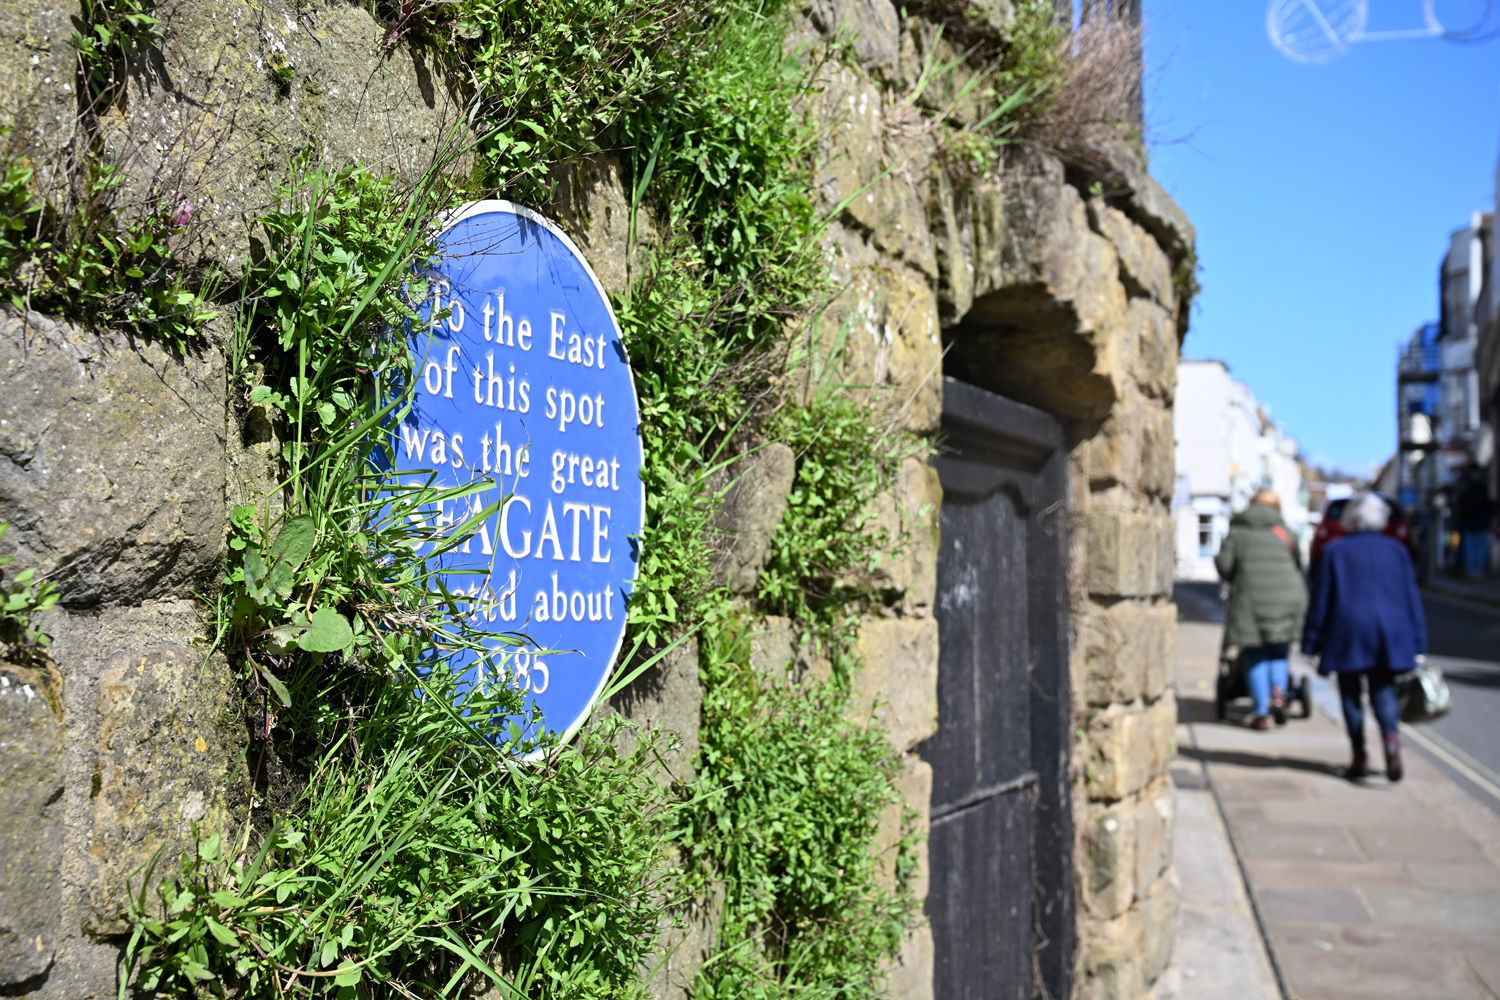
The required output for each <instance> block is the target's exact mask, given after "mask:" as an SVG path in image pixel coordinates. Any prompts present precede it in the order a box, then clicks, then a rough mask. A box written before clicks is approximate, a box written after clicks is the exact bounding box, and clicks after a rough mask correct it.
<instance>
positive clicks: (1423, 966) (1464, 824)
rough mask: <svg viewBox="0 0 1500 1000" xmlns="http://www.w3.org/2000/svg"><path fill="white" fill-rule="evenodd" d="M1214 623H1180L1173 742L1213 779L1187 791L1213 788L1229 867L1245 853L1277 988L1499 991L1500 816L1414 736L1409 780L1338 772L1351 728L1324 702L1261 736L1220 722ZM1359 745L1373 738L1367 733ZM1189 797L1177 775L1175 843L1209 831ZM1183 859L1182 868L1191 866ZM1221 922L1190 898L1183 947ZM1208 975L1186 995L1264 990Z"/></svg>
mask: <svg viewBox="0 0 1500 1000" xmlns="http://www.w3.org/2000/svg"><path fill="white" fill-rule="evenodd" d="M1219 628H1220V626H1216V625H1206V624H1199V623H1191V622H1182V623H1179V641H1178V650H1179V653H1178V670H1177V690H1178V692H1179V702H1180V704H1181V706H1182V709H1181V715H1180V718H1181V719H1182V721H1183V724H1182V725H1181V726H1180V731H1179V738H1178V746H1179V752H1180V754H1181V756H1182V757H1185V758H1188V759H1189V760H1191V761H1193V762H1196V763H1198V764H1199V765H1200V766H1201V767H1202V769H1203V773H1204V781H1203V784H1205V785H1206V786H1207V787H1206V789H1205V790H1203V791H1194V792H1192V794H1197V795H1202V796H1205V797H1208V798H1211V797H1212V794H1213V792H1215V791H1216V792H1217V793H1218V801H1219V802H1220V803H1222V807H1223V814H1224V815H1225V816H1227V818H1228V825H1227V826H1226V827H1224V831H1225V833H1226V834H1227V836H1228V837H1229V843H1230V847H1231V850H1233V851H1234V852H1235V857H1234V860H1233V861H1232V862H1231V864H1233V866H1234V871H1235V873H1236V874H1238V872H1239V870H1240V865H1241V864H1242V865H1243V868H1244V871H1245V873H1246V878H1248V894H1247V896H1246V898H1247V899H1249V900H1250V901H1252V902H1253V903H1254V905H1255V906H1256V907H1257V908H1258V911H1259V917H1260V920H1261V921H1262V923H1261V924H1260V925H1257V924H1255V913H1254V912H1253V911H1252V913H1251V918H1250V919H1251V924H1252V927H1253V928H1255V930H1256V933H1257V935H1259V928H1260V927H1261V926H1263V927H1264V931H1265V935H1266V938H1268V939H1269V940H1268V941H1267V942H1266V944H1267V946H1268V950H1266V952H1265V954H1266V955H1267V958H1268V961H1269V962H1270V963H1273V964H1274V966H1275V967H1278V968H1279V969H1280V973H1281V978H1282V980H1283V981H1284V982H1285V985H1286V989H1287V994H1286V995H1287V996H1288V997H1290V998H1296V1000H1449V998H1455V1000H1458V998H1461V1000H1500V817H1497V816H1496V815H1495V813H1493V812H1491V811H1490V809H1489V808H1487V805H1486V804H1484V803H1481V802H1479V801H1477V800H1476V799H1475V798H1474V797H1473V796H1471V795H1470V794H1469V793H1468V792H1467V791H1465V790H1464V789H1462V788H1460V787H1459V786H1458V785H1456V784H1455V783H1454V782H1453V781H1451V780H1450V779H1449V778H1447V777H1446V776H1445V775H1444V774H1443V772H1441V771H1440V770H1439V769H1438V768H1437V767H1435V766H1434V765H1433V764H1432V763H1431V762H1429V761H1427V760H1426V759H1425V758H1423V757H1422V756H1421V752H1420V750H1419V749H1418V748H1417V747H1416V746H1414V745H1413V741H1411V740H1408V741H1406V743H1405V757H1406V763H1407V768H1406V770H1407V778H1406V780H1405V781H1403V782H1401V783H1399V784H1392V783H1390V782H1388V781H1387V780H1386V779H1385V777H1384V775H1383V773H1378V774H1376V775H1375V776H1373V777H1371V778H1369V779H1367V780H1365V781H1361V782H1351V781H1349V780H1347V779H1346V778H1344V777H1343V767H1344V765H1345V764H1347V762H1348V754H1349V748H1348V737H1347V735H1346V734H1345V732H1344V727H1343V723H1342V719H1340V718H1338V717H1337V716H1336V715H1330V711H1329V709H1328V708H1327V706H1324V707H1322V708H1320V709H1319V710H1318V711H1316V712H1315V713H1314V715H1313V717H1312V718H1310V719H1306V720H1302V719H1294V720H1292V721H1291V722H1290V723H1289V724H1288V725H1287V726H1286V727H1285V728H1279V729H1274V730H1272V731H1269V732H1259V731H1255V730H1250V729H1248V728H1246V727H1244V726H1243V725H1242V724H1234V723H1235V720H1236V719H1237V718H1243V716H1244V713H1243V712H1239V713H1234V712H1232V713H1231V718H1230V720H1228V723H1227V724H1226V723H1220V722H1219V721H1218V720H1217V719H1215V717H1214V713H1213V711H1212V705H1211V703H1209V702H1210V699H1211V697H1212V694H1211V693H1212V690H1213V687H1212V679H1213V677H1214V674H1215V672H1216V670H1217V650H1218V645H1219V639H1218V637H1219V634H1220V633H1219ZM1293 669H1294V671H1297V670H1299V669H1305V668H1303V667H1302V666H1301V665H1300V664H1297V663H1294V665H1293ZM1323 694H1324V696H1325V697H1324V699H1323V700H1324V701H1326V700H1327V698H1326V692H1324V693H1323ZM1334 711H1336V709H1335V710H1334ZM1371 722H1372V732H1373V720H1371ZM1367 744H1368V745H1369V746H1370V747H1372V748H1377V749H1378V747H1379V742H1378V740H1377V739H1375V738H1373V737H1368V738H1367ZM1180 762H1181V761H1180V759H1179V762H1178V763H1174V765H1173V766H1174V772H1173V773H1174V776H1175V775H1176V773H1177V771H1176V770H1175V769H1176V768H1177V767H1178V766H1179V764H1180ZM1186 794H1188V793H1187V792H1184V790H1183V789H1182V787H1181V786H1180V785H1179V788H1178V799H1179V806H1178V816H1179V819H1178V823H1179V829H1178V832H1177V834H1176V837H1177V839H1178V842H1179V843H1178V848H1177V854H1182V853H1183V850H1184V848H1182V846H1181V841H1182V840H1183V839H1185V838H1187V837H1188V836H1202V835H1203V834H1202V832H1201V831H1199V830H1196V829H1194V830H1192V831H1190V830H1189V829H1187V828H1185V827H1184V826H1183V825H1182V823H1183V821H1182V818H1181V817H1182V813H1183V808H1182V805H1181V802H1182V801H1183V799H1184V796H1185V795H1186ZM1201 860H1202V859H1200V861H1201ZM1178 864H1179V872H1181V871H1184V870H1188V869H1185V868H1184V867H1183V866H1182V863H1181V862H1178ZM1194 877H1195V878H1203V877H1204V876H1203V875H1201V874H1195V876H1194ZM1186 885H1187V881H1186V880H1185V881H1184V886H1185V888H1186ZM1241 891H1242V892H1243V891H1245V890H1244V888H1243V882H1242V888H1241ZM1185 898H1186V897H1185ZM1226 898H1227V897H1224V896H1218V897H1215V896H1212V895H1210V894H1207V893H1206V891H1205V894H1203V895H1201V896H1200V897H1199V899H1200V901H1201V905H1202V906H1203V908H1204V909H1205V911H1206V910H1208V909H1212V908H1213V907H1215V906H1216V907H1218V909H1217V910H1215V912H1216V913H1223V912H1225V911H1224V910H1223V906H1224V903H1225V900H1226ZM1210 904H1213V906H1210ZM1226 926H1227V927H1233V926H1235V925H1234V924H1233V923H1232V922H1230V923H1229V924H1228V925H1225V924H1223V923H1222V922H1220V923H1214V922H1213V921H1212V920H1210V919H1209V914H1208V913H1207V912H1204V913H1193V912H1191V911H1190V910H1189V909H1188V906H1187V905H1186V903H1185V904H1184V924H1183V932H1182V935H1181V936H1180V938H1179V950H1180V951H1181V952H1184V953H1187V952H1190V951H1191V950H1192V949H1193V948H1199V949H1201V948H1205V947H1207V946H1208V945H1209V943H1211V942H1220V941H1221V939H1222V938H1223V936H1224V934H1225V933H1227V931H1226V930H1225V927H1226ZM1241 951H1248V953H1252V954H1253V952H1254V949H1253V948H1251V949H1244V948H1242V949H1241ZM1177 968H1178V969H1179V976H1180V982H1181V985H1180V987H1179V988H1180V989H1182V990H1184V991H1186V990H1188V989H1190V988H1191V985H1190V984H1191V980H1190V979H1189V977H1186V976H1185V975H1181V971H1180V970H1181V969H1182V968H1185V966H1178V967H1177ZM1209 978H1210V980H1211V981H1210V982H1207V983H1205V984H1204V988H1203V990H1202V991H1201V992H1200V993H1198V994H1194V996H1201V997H1202V998H1203V1000H1213V998H1215V997H1217V996H1221V995H1223V996H1247V997H1248V996H1259V994H1257V993H1254V992H1253V991H1252V990H1251V989H1249V988H1247V989H1244V990H1241V991H1240V992H1238V993H1233V992H1230V993H1225V992H1214V991H1215V990H1220V988H1221V987H1222V986H1223V984H1224V982H1223V980H1222V979H1220V978H1219V977H1217V976H1213V977H1209ZM1171 995H1173V996H1175V995H1177V994H1171ZM1180 995H1181V996H1184V997H1186V996H1189V994H1188V993H1186V992H1183V993H1181V994H1180ZM1273 995H1274V994H1273Z"/></svg>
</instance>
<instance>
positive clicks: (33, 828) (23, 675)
mask: <svg viewBox="0 0 1500 1000" xmlns="http://www.w3.org/2000/svg"><path fill="white" fill-rule="evenodd" d="M61 688H62V680H61V676H60V675H58V674H57V672H56V671H55V670H52V669H51V668H50V667H40V668H33V667H21V666H16V665H13V664H8V663H0V992H4V993H6V994H7V995H8V994H9V990H7V989H6V988H7V987H14V986H16V985H17V984H19V983H23V982H25V981H26V980H28V979H31V978H33V977H36V976H39V975H41V974H42V973H44V972H46V971H47V969H48V968H49V967H50V966H51V965H52V958H53V955H54V953H55V951H56V948H57V943H58V941H57V938H58V929H59V928H58V923H59V920H60V919H61V916H62V891H63V890H62V882H61V876H62V853H63V811H62V802H61V799H62V795H63V785H64V778H65V776H66V775H65V763H64V757H63V752H64V746H63V724H62V722H63V720H62V703H61V700H60V697H61V694H62V691H61Z"/></svg>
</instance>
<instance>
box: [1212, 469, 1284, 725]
mask: <svg viewBox="0 0 1500 1000" xmlns="http://www.w3.org/2000/svg"><path fill="white" fill-rule="evenodd" d="M1214 565H1215V566H1217V567H1218V569H1219V576H1220V577H1221V578H1222V579H1223V580H1224V582H1225V583H1227V584H1229V606H1228V608H1227V609H1226V610H1225V615H1224V645H1225V646H1226V647H1230V646H1238V647H1239V648H1240V656H1241V657H1242V658H1243V659H1242V662H1243V663H1244V665H1245V680H1246V682H1247V683H1248V685H1249V687H1250V697H1251V698H1252V699H1253V700H1254V702H1255V718H1254V720H1253V721H1252V722H1251V723H1250V724H1251V725H1252V726H1253V727H1255V728H1256V729H1268V728H1270V723H1269V722H1268V721H1267V718H1266V716H1267V715H1268V714H1270V713H1273V712H1274V713H1275V716H1276V721H1277V723H1278V724H1281V723H1285V722H1286V694H1285V692H1286V689H1287V682H1288V678H1289V672H1290V668H1289V665H1288V663H1287V655H1288V653H1289V652H1290V644H1291V643H1292V642H1295V641H1296V639H1297V637H1298V636H1299V635H1301V634H1302V618H1303V616H1304V615H1306V614H1307V584H1306V583H1305V582H1304V580H1303V577H1302V558H1301V555H1300V553H1299V552H1298V551H1297V544H1296V542H1295V541H1293V539H1292V534H1291V532H1289V531H1288V530H1287V528H1286V525H1285V524H1283V523H1282V521H1281V501H1280V500H1278V499H1277V497H1276V494H1275V493H1273V492H1272V491H1271V490H1268V489H1264V490H1261V491H1260V492H1258V493H1256V494H1255V496H1253V497H1251V498H1250V506H1249V507H1248V508H1246V509H1245V510H1244V511H1243V512H1242V513H1239V514H1236V515H1235V517H1234V520H1232V521H1230V522H1229V535H1228V537H1227V538H1225V539H1224V544H1223V545H1222V546H1220V548H1219V554H1218V556H1217V557H1216V558H1215V559H1214Z"/></svg>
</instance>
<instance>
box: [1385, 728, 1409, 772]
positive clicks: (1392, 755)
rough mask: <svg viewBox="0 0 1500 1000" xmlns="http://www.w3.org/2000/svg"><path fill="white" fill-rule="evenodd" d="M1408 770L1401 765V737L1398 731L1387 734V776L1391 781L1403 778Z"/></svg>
mask: <svg viewBox="0 0 1500 1000" xmlns="http://www.w3.org/2000/svg"><path fill="white" fill-rule="evenodd" d="M1405 773H1406V772H1405V771H1404V770H1403V769H1402V767H1401V737H1400V736H1398V735H1397V734H1396V733H1386V734H1385V776H1386V777H1387V778H1389V779H1390V780H1391V781H1393V782H1396V781H1400V780H1401V776H1402V775H1403V774H1405Z"/></svg>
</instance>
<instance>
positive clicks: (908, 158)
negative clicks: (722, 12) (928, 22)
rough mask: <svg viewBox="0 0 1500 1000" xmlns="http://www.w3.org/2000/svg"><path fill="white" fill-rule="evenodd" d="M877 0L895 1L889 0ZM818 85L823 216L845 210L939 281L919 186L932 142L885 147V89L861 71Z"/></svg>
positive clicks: (881, 244)
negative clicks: (821, 138) (839, 209)
mask: <svg viewBox="0 0 1500 1000" xmlns="http://www.w3.org/2000/svg"><path fill="white" fill-rule="evenodd" d="M832 2H835V3H841V2H846V0H832ZM854 2H855V3H868V2H871V0H854ZM873 2H875V3H880V4H887V5H888V4H889V0H873ZM818 84H819V88H820V90H821V94H820V99H819V105H818V115H819V120H820V121H821V122H822V123H823V124H824V126H825V128H824V131H823V149H822V155H821V156H820V157H819V161H818V162H819V174H818V177H817V181H816V184H817V189H818V196H819V200H820V201H821V203H822V206H823V209H824V211H829V212H831V211H832V210H833V209H835V208H838V207H839V206H840V205H842V206H843V210H842V213H841V214H840V219H841V220H843V221H844V222H845V223H846V224H851V225H853V226H855V227H856V228H858V229H859V231H860V232H861V233H862V234H864V235H865V236H866V238H868V239H869V241H870V243H871V245H872V246H874V247H875V248H876V249H878V250H880V251H881V252H883V253H884V254H887V255H888V256H889V257H890V258H894V259H897V260H900V261H902V262H904V263H905V264H906V265H907V266H909V267H911V268H913V269H915V270H916V271H918V272H920V274H921V275H922V276H923V277H924V279H927V280H936V279H937V277H938V265H937V256H936V254H935V252H934V249H933V243H932V234H931V232H930V230H929V229H928V224H927V209H926V204H927V197H926V195H925V193H924V192H923V191H922V190H920V188H919V181H921V180H922V179H924V178H925V177H926V174H927V167H928V163H929V162H930V161H931V159H932V148H931V143H930V141H929V140H921V141H916V142H905V143H901V144H899V145H890V144H887V142H886V132H887V127H888V125H889V124H892V123H889V122H888V120H887V118H886V115H885V111H886V109H885V96H884V91H883V90H882V88H881V87H880V86H879V85H878V84H876V83H875V82H874V81H872V80H870V79H868V78H866V77H864V76H862V75H860V74H859V73H857V72H856V71H854V70H852V69H850V68H848V67H844V66H838V67H837V68H832V69H831V70H829V71H827V72H825V73H823V74H822V75H821V76H820V77H819V80H818ZM893 157H896V159H895V161H894V162H893ZM893 168H894V169H893Z"/></svg>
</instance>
